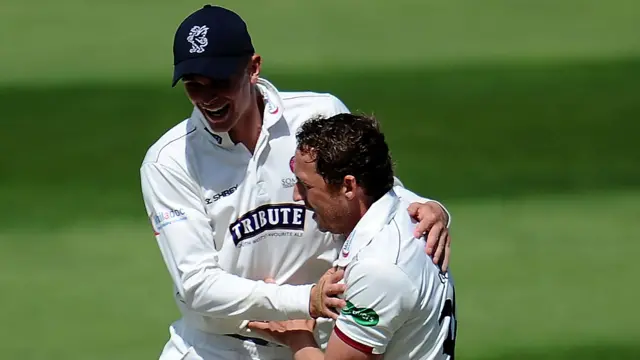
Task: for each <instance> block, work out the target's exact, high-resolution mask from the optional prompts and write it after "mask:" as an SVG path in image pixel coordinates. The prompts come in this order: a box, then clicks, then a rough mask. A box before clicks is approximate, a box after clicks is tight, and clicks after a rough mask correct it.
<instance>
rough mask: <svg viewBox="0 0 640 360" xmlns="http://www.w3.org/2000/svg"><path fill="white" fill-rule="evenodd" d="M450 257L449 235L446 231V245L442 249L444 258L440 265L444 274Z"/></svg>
mask: <svg viewBox="0 0 640 360" xmlns="http://www.w3.org/2000/svg"><path fill="white" fill-rule="evenodd" d="M450 256H451V234H449V232H448V231H447V238H446V245H445V248H444V257H443V260H442V263H441V264H440V268H441V269H442V272H446V271H447V269H449V258H450Z"/></svg>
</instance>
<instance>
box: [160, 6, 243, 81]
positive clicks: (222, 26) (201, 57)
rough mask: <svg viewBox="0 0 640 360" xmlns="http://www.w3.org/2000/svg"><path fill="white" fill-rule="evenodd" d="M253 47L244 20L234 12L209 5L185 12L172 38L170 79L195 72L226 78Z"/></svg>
mask: <svg viewBox="0 0 640 360" xmlns="http://www.w3.org/2000/svg"><path fill="white" fill-rule="evenodd" d="M254 52H255V50H254V48H253V44H252V42H251V36H249V31H248V30H247V24H246V23H245V22H244V20H242V18H241V17H240V16H239V15H238V14H236V13H235V12H233V11H231V10H228V9H225V8H222V7H219V6H212V5H205V6H204V7H203V8H202V9H199V10H198V11H196V12H194V13H192V14H191V15H189V16H188V17H187V18H186V19H184V21H182V23H181V24H180V26H179V27H178V30H177V31H176V34H175V37H174V39H173V66H174V69H173V83H172V86H175V85H176V83H177V82H178V81H180V79H182V77H183V76H185V75H187V74H197V75H203V76H206V77H210V78H214V79H227V78H229V77H230V76H231V75H234V74H235V73H237V72H238V71H239V70H240V68H241V67H242V66H244V65H246V64H247V63H248V62H249V59H251V56H252V55H253V54H254Z"/></svg>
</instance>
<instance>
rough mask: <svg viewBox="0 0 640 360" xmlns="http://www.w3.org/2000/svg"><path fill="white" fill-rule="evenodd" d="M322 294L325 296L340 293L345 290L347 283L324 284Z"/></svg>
mask: <svg viewBox="0 0 640 360" xmlns="http://www.w3.org/2000/svg"><path fill="white" fill-rule="evenodd" d="M323 290H324V294H325V295H326V296H329V297H332V296H337V295H340V294H342V293H343V292H344V291H345V290H347V285H345V284H329V285H325V286H324V289H323Z"/></svg>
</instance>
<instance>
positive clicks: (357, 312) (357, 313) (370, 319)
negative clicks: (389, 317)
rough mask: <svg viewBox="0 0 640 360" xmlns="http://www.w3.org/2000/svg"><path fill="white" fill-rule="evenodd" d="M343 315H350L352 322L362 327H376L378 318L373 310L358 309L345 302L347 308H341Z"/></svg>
mask: <svg viewBox="0 0 640 360" xmlns="http://www.w3.org/2000/svg"><path fill="white" fill-rule="evenodd" d="M342 314H343V315H350V316H351V317H352V318H353V321H355V322H356V323H358V324H360V325H362V326H376V325H378V321H379V320H380V317H379V316H378V314H377V313H376V312H375V310H373V309H370V308H359V307H356V306H355V305H353V304H352V303H351V302H350V301H347V306H345V307H344V308H342Z"/></svg>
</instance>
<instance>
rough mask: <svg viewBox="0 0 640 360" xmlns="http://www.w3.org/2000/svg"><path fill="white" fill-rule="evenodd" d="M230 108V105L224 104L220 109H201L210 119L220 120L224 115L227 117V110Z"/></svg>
mask: <svg viewBox="0 0 640 360" xmlns="http://www.w3.org/2000/svg"><path fill="white" fill-rule="evenodd" d="M230 107H231V103H226V104H224V105H222V106H220V107H217V108H205V107H203V108H202V109H203V110H204V111H205V112H206V113H207V115H209V116H210V117H211V118H214V119H215V118H221V117H224V116H225V115H227V113H228V112H229V108H230Z"/></svg>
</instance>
